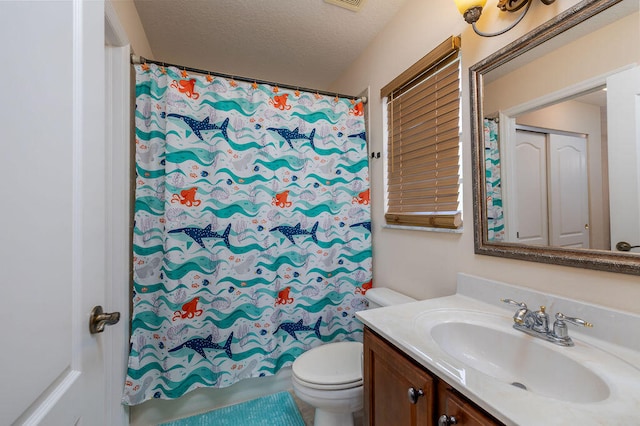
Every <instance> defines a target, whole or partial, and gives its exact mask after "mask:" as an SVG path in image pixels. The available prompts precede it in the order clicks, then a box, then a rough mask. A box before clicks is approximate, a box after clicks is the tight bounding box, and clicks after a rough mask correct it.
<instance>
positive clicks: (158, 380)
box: [123, 64, 372, 405]
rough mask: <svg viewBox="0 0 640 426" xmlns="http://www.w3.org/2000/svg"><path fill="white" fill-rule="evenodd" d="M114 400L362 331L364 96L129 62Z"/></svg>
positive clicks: (223, 378)
mask: <svg viewBox="0 0 640 426" xmlns="http://www.w3.org/2000/svg"><path fill="white" fill-rule="evenodd" d="M136 74H137V75H136V83H137V84H136V107H135V122H136V174H137V178H136V193H135V213H134V214H135V216H134V217H135V219H134V220H135V225H134V230H133V232H134V235H133V252H134V253H133V256H134V258H133V260H134V275H133V287H134V288H133V318H132V333H131V342H130V356H129V368H128V374H127V379H126V383H125V389H124V397H123V402H124V403H125V404H127V405H135V404H139V403H141V402H143V401H145V400H148V399H151V398H162V399H172V398H177V397H180V396H181V395H183V394H185V393H187V392H189V391H191V390H193V389H195V388H199V387H226V386H229V385H232V384H233V383H236V382H238V381H239V380H242V379H245V378H249V377H260V376H268V375H273V374H275V373H276V372H277V371H279V370H280V369H281V368H282V367H285V366H287V365H289V364H291V363H292V361H293V360H295V358H296V357H297V356H299V355H300V354H302V353H303V352H304V351H306V350H308V349H310V348H312V347H315V346H318V345H320V344H322V343H327V342H332V341H341V340H361V339H362V326H361V325H360V324H359V323H358V322H357V320H356V319H355V318H354V313H355V312H356V311H357V310H359V309H361V308H363V307H364V306H365V304H366V301H365V299H364V297H363V295H364V293H365V292H366V290H367V289H368V288H370V287H371V280H372V278H371V215H370V209H369V199H370V197H369V177H368V158H367V149H366V140H365V126H364V117H363V108H362V102H361V101H360V100H355V99H346V98H338V97H335V98H334V97H327V96H321V95H319V94H317V93H308V92H301V91H297V90H296V91H292V90H283V89H280V88H278V87H277V86H270V85H266V84H257V83H253V84H252V83H244V82H238V81H234V80H232V79H226V78H221V77H217V76H216V77H214V76H210V75H206V76H205V75H190V74H189V73H187V72H186V71H184V70H179V69H176V68H173V67H167V68H165V67H159V66H156V65H147V64H143V65H139V66H136Z"/></svg>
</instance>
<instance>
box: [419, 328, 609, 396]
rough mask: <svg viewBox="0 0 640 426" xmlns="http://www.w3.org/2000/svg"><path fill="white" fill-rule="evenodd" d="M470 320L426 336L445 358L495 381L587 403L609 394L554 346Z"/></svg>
mask: <svg viewBox="0 0 640 426" xmlns="http://www.w3.org/2000/svg"><path fill="white" fill-rule="evenodd" d="M501 326H505V327H508V328H506V329H505V330H501V329H497V328H492V327H490V326H485V325H483V324H482V323H480V324H478V323H472V322H462V321H461V322H455V321H453V322H451V321H449V322H440V323H436V324H434V325H433V326H432V327H430V334H431V337H432V338H433V340H434V341H435V342H436V343H437V344H438V346H439V347H440V348H441V349H442V350H443V351H444V352H445V353H446V354H448V355H449V356H451V357H452V358H454V359H456V360H458V361H460V362H461V363H463V364H464V365H466V366H468V367H471V368H474V369H476V370H478V371H480V372H482V373H484V374H486V375H488V376H491V377H493V378H494V379H497V380H500V381H502V382H505V383H509V384H512V385H513V386H514V387H516V388H519V389H523V390H526V391H530V392H533V393H536V394H538V395H541V396H545V397H549V398H554V399H558V400H563V401H568V402H577V403H589V402H597V401H602V400H604V399H606V398H608V396H609V393H610V392H609V387H608V386H607V384H606V383H605V382H604V381H603V380H602V379H601V378H600V377H599V376H598V375H597V374H596V373H594V372H593V371H592V370H590V369H588V368H587V367H585V366H583V365H582V364H580V363H579V362H577V361H576V360H574V359H572V358H570V357H568V356H565V355H564V354H562V351H569V350H571V348H564V347H557V348H555V347H554V346H553V344H552V343H549V342H545V341H543V340H540V339H537V338H535V337H531V336H527V335H526V334H524V333H521V332H519V331H516V330H513V329H512V328H510V327H509V326H508V325H507V324H501Z"/></svg>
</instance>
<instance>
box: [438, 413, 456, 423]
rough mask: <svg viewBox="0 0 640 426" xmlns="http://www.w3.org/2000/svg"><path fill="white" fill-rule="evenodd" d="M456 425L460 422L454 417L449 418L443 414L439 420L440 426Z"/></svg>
mask: <svg viewBox="0 0 640 426" xmlns="http://www.w3.org/2000/svg"><path fill="white" fill-rule="evenodd" d="M455 424H458V421H457V420H456V418H455V417H454V416H447V415H446V414H443V415H441V416H440V417H439V418H438V426H449V425H455Z"/></svg>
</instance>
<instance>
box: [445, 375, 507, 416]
mask: <svg viewBox="0 0 640 426" xmlns="http://www.w3.org/2000/svg"><path fill="white" fill-rule="evenodd" d="M442 415H446V416H447V417H448V418H451V417H455V425H456V426H461V425H464V426H494V425H501V424H502V423H500V422H498V421H496V420H494V419H493V418H492V417H490V416H489V415H488V414H486V413H485V412H484V411H482V410H481V409H480V408H477V407H476V406H475V405H472V404H471V403H470V402H467V400H466V399H465V398H464V397H462V396H460V395H458V394H457V393H456V392H455V391H454V390H453V389H451V388H450V387H449V385H447V384H446V383H445V382H438V412H437V414H436V420H437V419H438V418H439V417H440V416H442ZM443 424H447V423H443ZM451 424H454V423H451Z"/></svg>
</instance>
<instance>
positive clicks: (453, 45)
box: [381, 37, 462, 228]
mask: <svg viewBox="0 0 640 426" xmlns="http://www.w3.org/2000/svg"><path fill="white" fill-rule="evenodd" d="M459 48H460V39H459V37H451V38H450V39H447V40H446V41H445V42H444V43H442V44H441V45H440V46H438V47H437V48H436V49H434V51H432V52H430V53H429V54H427V55H426V56H425V57H424V58H422V59H421V60H420V61H418V62H417V63H416V64H414V65H413V66H412V67H411V68H409V69H408V70H407V71H405V72H404V73H403V74H401V75H400V76H398V78H396V79H394V81H392V82H391V83H390V84H389V85H387V86H385V87H384V88H383V89H382V90H381V95H382V96H383V97H386V98H387V126H388V129H387V131H388V135H387V136H388V147H387V148H388V149H387V154H388V158H387V159H388V161H387V167H388V169H387V212H386V214H385V219H386V221H387V223H390V224H398V225H409V226H426V227H439V228H459V227H460V226H462V221H461V213H460V210H459V203H458V198H459V186H460V174H459V163H460V138H459V134H460V128H459V123H460V58H459V55H458V51H459Z"/></svg>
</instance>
